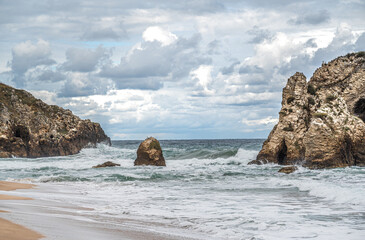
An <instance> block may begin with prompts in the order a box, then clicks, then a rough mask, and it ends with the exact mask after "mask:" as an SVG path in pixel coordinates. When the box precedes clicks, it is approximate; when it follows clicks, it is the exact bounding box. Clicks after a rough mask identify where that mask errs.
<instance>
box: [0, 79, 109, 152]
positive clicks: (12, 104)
mask: <svg viewBox="0 0 365 240" xmlns="http://www.w3.org/2000/svg"><path fill="white" fill-rule="evenodd" d="M97 143H106V144H109V145H110V138H109V137H108V136H107V135H106V134H105V133H104V131H103V129H102V128H101V127H100V125H99V124H98V123H94V122H91V121H90V120H81V119H80V118H79V117H77V116H75V115H73V114H72V112H71V111H70V110H66V109H63V108H61V107H58V106H55V105H47V104H45V103H44V102H42V101H41V100H39V99H37V98H35V97H33V96H32V94H30V93H29V92H26V91H24V90H19V89H15V88H12V87H10V86H7V85H5V84H2V83H0V157H11V156H15V157H48V156H65V155H71V154H76V153H78V152H80V150H81V149H82V148H84V147H87V146H95V145H96V144H97Z"/></svg>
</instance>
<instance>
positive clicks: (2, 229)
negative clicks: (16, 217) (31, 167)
mask: <svg viewBox="0 0 365 240" xmlns="http://www.w3.org/2000/svg"><path fill="white" fill-rule="evenodd" d="M33 187H34V185H32V184H24V183H13V182H4V181H0V190H1V191H13V190H16V189H30V188H33ZM0 200H32V198H28V197H21V196H12V195H4V194H0ZM0 213H9V212H8V211H4V210H0ZM41 238H43V236H42V235H41V234H39V233H37V232H35V231H33V230H30V229H28V228H26V227H23V226H21V225H19V224H16V223H13V222H10V221H8V220H6V219H3V218H0V239H6V240H37V239H41Z"/></svg>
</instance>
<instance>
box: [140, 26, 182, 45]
mask: <svg viewBox="0 0 365 240" xmlns="http://www.w3.org/2000/svg"><path fill="white" fill-rule="evenodd" d="M142 37H143V40H144V41H146V42H153V41H158V42H160V43H161V45H162V46H167V45H170V44H172V43H173V42H175V41H176V40H177V36H176V35H175V34H173V33H171V32H169V31H167V30H165V29H162V28H161V27H158V26H154V27H148V28H147V29H146V30H145V31H144V32H143V34H142Z"/></svg>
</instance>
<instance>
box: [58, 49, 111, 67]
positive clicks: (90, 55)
mask: <svg viewBox="0 0 365 240" xmlns="http://www.w3.org/2000/svg"><path fill="white" fill-rule="evenodd" d="M109 55H110V53H109V52H108V50H107V49H105V48H103V47H102V46H99V47H97V48H96V49H85V48H69V49H67V50H66V59H67V60H66V62H65V63H63V65H62V68H63V69H64V70H65V71H72V72H91V71H93V70H95V67H96V65H97V64H98V63H100V62H101V61H103V60H106V59H108V57H109Z"/></svg>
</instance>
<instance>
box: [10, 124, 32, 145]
mask: <svg viewBox="0 0 365 240" xmlns="http://www.w3.org/2000/svg"><path fill="white" fill-rule="evenodd" d="M13 133H14V137H17V138H21V139H23V141H26V142H28V141H29V139H30V135H29V130H28V128H27V127H25V126H22V125H16V126H14V127H13Z"/></svg>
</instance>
